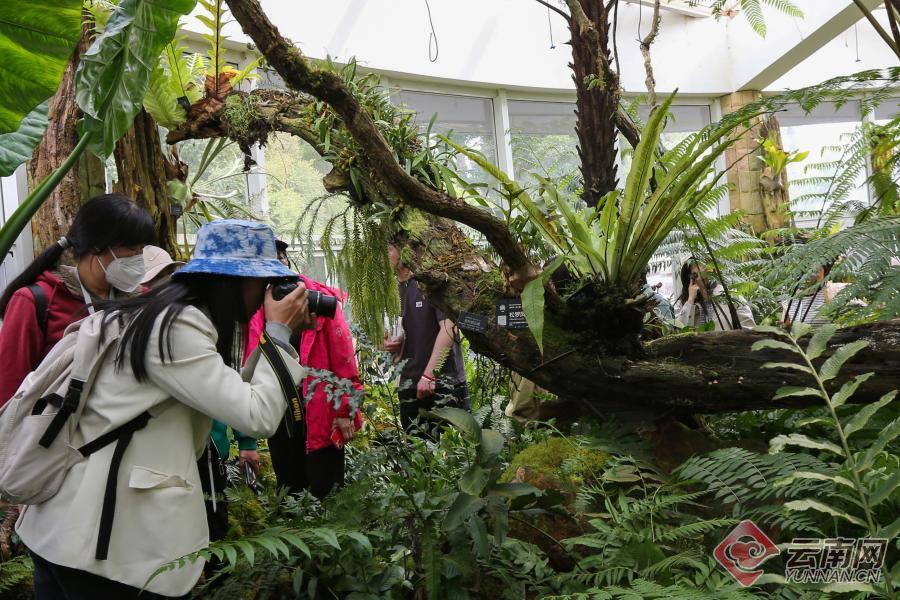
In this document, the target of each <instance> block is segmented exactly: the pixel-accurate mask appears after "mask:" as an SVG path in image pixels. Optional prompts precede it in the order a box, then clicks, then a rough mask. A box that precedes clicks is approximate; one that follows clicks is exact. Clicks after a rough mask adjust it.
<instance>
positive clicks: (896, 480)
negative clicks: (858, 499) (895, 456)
mask: <svg viewBox="0 0 900 600" xmlns="http://www.w3.org/2000/svg"><path fill="white" fill-rule="evenodd" d="M897 487H900V470H898V471H894V472H893V473H892V474H891V476H890V477H888V479H887V481H885V482H884V483H882V484H881V485H880V486H878V489H877V490H875V491H874V492H872V495H871V496H869V506H878V505H879V504H881V503H882V502H884V501H885V500H887V499H888V498H890V497H891V495H892V494H893V493H894V491H895V490H896V489H897Z"/></svg>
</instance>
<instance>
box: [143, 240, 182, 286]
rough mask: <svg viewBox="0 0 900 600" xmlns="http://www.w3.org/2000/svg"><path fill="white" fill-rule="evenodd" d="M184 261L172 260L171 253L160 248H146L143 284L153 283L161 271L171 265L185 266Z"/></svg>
mask: <svg viewBox="0 0 900 600" xmlns="http://www.w3.org/2000/svg"><path fill="white" fill-rule="evenodd" d="M183 264H184V261H180V260H172V257H171V256H169V253H168V252H166V251H165V250H163V249H162V248H160V247H158V246H144V271H145V273H144V279H143V281H141V283H142V284H145V285H146V284H147V283H150V282H151V281H153V278H154V277H156V276H157V275H159V273H160V271H162V270H163V269H165V268H166V267H168V266H170V265H183Z"/></svg>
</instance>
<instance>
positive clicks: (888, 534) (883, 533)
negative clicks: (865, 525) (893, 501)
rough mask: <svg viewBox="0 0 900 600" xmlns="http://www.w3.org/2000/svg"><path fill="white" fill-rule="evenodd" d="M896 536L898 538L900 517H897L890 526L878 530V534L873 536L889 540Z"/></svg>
mask: <svg viewBox="0 0 900 600" xmlns="http://www.w3.org/2000/svg"><path fill="white" fill-rule="evenodd" d="M897 536H900V517H897V518H896V519H895V520H894V522H893V523H891V524H890V525H885V526H884V527H882V528H881V529H879V530H878V533H876V534H875V537H880V538H888V539H889V540H892V539H894V538H895V537H897Z"/></svg>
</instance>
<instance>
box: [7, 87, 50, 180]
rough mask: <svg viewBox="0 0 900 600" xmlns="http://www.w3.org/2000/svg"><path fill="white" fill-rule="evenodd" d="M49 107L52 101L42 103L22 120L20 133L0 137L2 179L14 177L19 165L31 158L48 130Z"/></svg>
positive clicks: (15, 132)
mask: <svg viewBox="0 0 900 600" xmlns="http://www.w3.org/2000/svg"><path fill="white" fill-rule="evenodd" d="M49 105H50V100H45V101H43V102H41V103H40V104H39V105H38V107H37V108H35V109H34V110H33V111H31V112H30V113H28V116H27V117H25V118H24V119H23V120H22V122H21V123H20V124H19V129H18V131H14V132H12V133H4V134H3V135H0V177H7V176H9V175H12V174H13V172H14V171H15V170H16V169H17V168H18V166H19V165H21V164H22V163H23V162H25V161H26V160H28V159H29V158H31V153H32V152H34V149H35V148H36V147H37V145H38V144H40V143H41V138H42V137H44V131H46V130H47V108H48V106H49Z"/></svg>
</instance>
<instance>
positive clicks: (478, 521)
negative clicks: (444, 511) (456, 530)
mask: <svg viewBox="0 0 900 600" xmlns="http://www.w3.org/2000/svg"><path fill="white" fill-rule="evenodd" d="M468 529H469V535H470V536H472V541H473V542H475V551H476V552H477V553H478V556H480V557H481V558H488V557H489V556H490V555H491V540H490V538H488V530H487V525H486V524H485V522H484V519H482V518H481V517H479V516H478V515H474V516H473V517H472V518H471V519H469V523H468Z"/></svg>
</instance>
